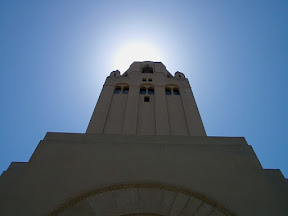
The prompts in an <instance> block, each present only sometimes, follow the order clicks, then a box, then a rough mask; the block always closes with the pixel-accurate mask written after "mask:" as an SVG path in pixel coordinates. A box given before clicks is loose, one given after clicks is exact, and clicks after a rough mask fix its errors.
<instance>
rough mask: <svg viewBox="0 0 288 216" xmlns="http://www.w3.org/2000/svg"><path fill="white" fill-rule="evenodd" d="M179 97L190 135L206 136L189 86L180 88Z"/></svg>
mask: <svg viewBox="0 0 288 216" xmlns="http://www.w3.org/2000/svg"><path fill="white" fill-rule="evenodd" d="M181 97H182V102H183V108H184V112H185V116H186V121H187V125H188V129H189V133H190V136H206V132H205V129H204V126H203V123H202V120H201V117H200V113H199V111H198V108H197V105H196V101H195V99H194V96H193V93H192V90H191V88H190V87H184V88H182V89H181Z"/></svg>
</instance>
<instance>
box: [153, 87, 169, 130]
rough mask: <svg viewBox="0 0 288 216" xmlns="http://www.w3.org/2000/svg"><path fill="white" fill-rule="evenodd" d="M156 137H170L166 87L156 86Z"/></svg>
mask: <svg viewBox="0 0 288 216" xmlns="http://www.w3.org/2000/svg"><path fill="white" fill-rule="evenodd" d="M155 123H156V135H170V131H169V119H168V111H167V103H166V95H165V87H163V86H162V87H160V86H155Z"/></svg>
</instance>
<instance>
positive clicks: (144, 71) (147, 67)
mask: <svg viewBox="0 0 288 216" xmlns="http://www.w3.org/2000/svg"><path fill="white" fill-rule="evenodd" d="M142 73H153V69H152V68H151V67H150V66H149V65H146V66H145V67H143V69H142Z"/></svg>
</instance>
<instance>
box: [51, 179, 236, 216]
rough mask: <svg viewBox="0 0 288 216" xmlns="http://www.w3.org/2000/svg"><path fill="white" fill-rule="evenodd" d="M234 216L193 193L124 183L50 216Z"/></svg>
mask: <svg viewBox="0 0 288 216" xmlns="http://www.w3.org/2000/svg"><path fill="white" fill-rule="evenodd" d="M194 214H195V215H198V216H204V215H205V216H232V215H233V214H232V213H231V212H230V211H229V210H227V209H226V208H224V207H223V206H221V205H220V204H218V203H217V202H215V201H213V200H211V199H209V198H207V197H206V196H204V195H200V194H198V193H195V192H193V191H191V190H187V189H183V188H178V187H175V186H169V185H160V184H123V185H114V186H110V187H106V188H101V189H96V190H93V191H90V192H87V193H85V194H82V195H80V196H77V197H75V198H73V199H72V200H70V201H68V202H67V203H64V204H63V205H62V206H60V207H59V208H58V209H56V210H55V211H53V212H52V213H51V214H50V216H68V215H69V216H73V215H81V216H86V215H87V216H88V215H89V216H91V215H95V216H96V215H97V216H118V215H119V216H153V215H154V216H166V215H167V216H168V215H183V216H186V215H194Z"/></svg>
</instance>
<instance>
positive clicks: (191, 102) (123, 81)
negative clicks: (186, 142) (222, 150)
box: [87, 62, 206, 136]
mask: <svg viewBox="0 0 288 216" xmlns="http://www.w3.org/2000/svg"><path fill="white" fill-rule="evenodd" d="M87 133H95V134H127V135H173V136H174V135H175V136H206V133H205V129H204V127H203V123H202V121H201V118H200V115H199V112H198V109H197V105H196V102H195V99H194V97H193V94H192V91H191V87H190V85H189V82H188V80H187V79H186V78H185V76H184V74H183V73H180V72H176V73H175V76H174V77H173V76H172V75H171V74H170V73H169V72H168V71H167V69H166V68H165V66H164V65H163V64H162V63H161V62H134V63H133V64H132V65H131V66H130V68H129V69H128V70H127V71H126V72H125V73H124V74H123V75H122V76H121V75H120V72H119V71H113V72H112V73H111V74H110V76H109V77H108V78H107V80H106V82H105V84H104V87H103V90H102V92H101V95H100V98H99V100H98V103H97V106H96V107H95V110H94V113H93V115H92V118H91V121H90V123H89V126H88V128H87Z"/></svg>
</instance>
